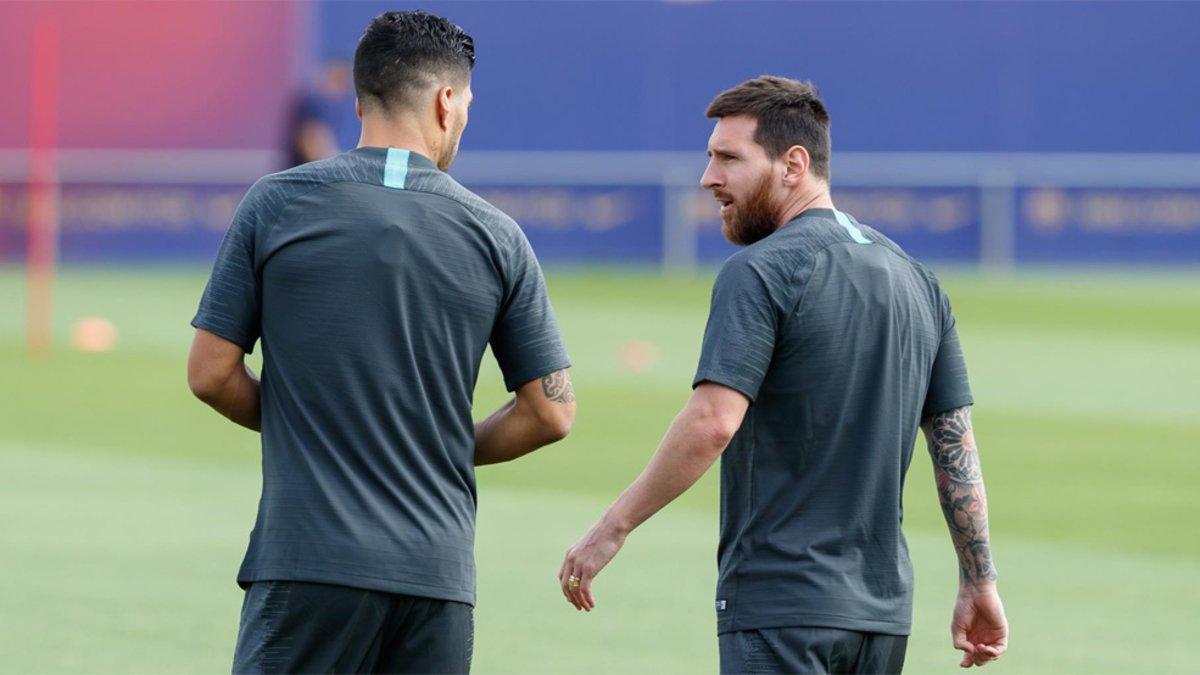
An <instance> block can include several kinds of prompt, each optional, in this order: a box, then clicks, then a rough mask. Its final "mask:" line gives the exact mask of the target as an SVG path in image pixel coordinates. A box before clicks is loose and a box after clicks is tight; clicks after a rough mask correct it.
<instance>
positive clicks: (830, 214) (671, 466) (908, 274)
mask: <svg viewBox="0 0 1200 675" xmlns="http://www.w3.org/2000/svg"><path fill="white" fill-rule="evenodd" d="M707 116H708V117H710V118H716V120H717V122H716V127H715V128H714V130H713V133H712V136H711V137H710V138H709V141H708V156H709V164H708V168H707V169H706V170H705V172H704V176H703V178H702V179H701V184H702V185H703V187H704V188H706V189H708V190H711V191H712V193H713V195H714V196H715V197H716V199H717V201H719V202H720V203H721V217H722V220H723V223H724V228H723V230H724V233H725V235H726V237H727V238H729V240H730V241H732V242H733V243H735V244H739V245H742V246H745V248H744V249H743V250H741V251H739V252H738V253H736V254H735V255H733V256H732V257H730V258H729V260H728V261H727V262H726V263H725V266H724V267H723V268H722V270H721V273H720V275H719V276H718V277H717V280H716V283H715V285H714V287H713V295H712V307H711V311H710V313H709V318H708V327H707V328H706V330H705V334H704V343H703V348H702V351H701V356H700V366H699V370H698V371H697V373H696V377H695V381H694V382H693V387H694V391H693V394H692V397H691V399H690V400H689V401H688V403H687V405H686V406H685V407H684V408H683V411H682V412H680V413H679V415H678V416H677V417H676V418H675V420H674V422H673V423H672V424H671V427H670V429H669V430H668V431H667V433H666V436H665V437H664V438H663V440H662V443H661V445H660V446H659V448H658V451H657V452H656V453H655V455H654V457H653V458H652V459H651V460H650V463H649V465H648V466H647V467H646V469H645V471H644V472H643V473H642V474H641V476H640V477H638V479H637V480H636V481H634V483H633V484H632V485H630V486H629V488H628V489H627V490H625V492H624V494H622V495H621V496H620V498H619V499H617V501H616V502H615V503H614V504H613V505H612V506H611V507H610V508H609V509H608V510H607V512H606V513H605V514H604V516H603V518H601V520H600V521H599V522H598V523H597V524H596V525H595V526H594V527H593V528H592V529H591V530H590V531H589V532H588V533H587V534H586V535H585V536H584V537H583V538H582V539H581V540H580V541H579V542H578V543H577V544H575V546H574V547H572V548H571V549H570V550H569V551H568V552H567V555H566V559H565V560H564V562H563V565H562V568H561V570H560V571H559V582H560V584H561V586H562V592H563V594H564V595H565V596H566V597H567V600H568V601H570V602H571V603H572V604H573V605H575V607H576V608H578V609H583V610H591V609H592V608H594V607H595V605H596V602H595V597H594V595H593V593H592V588H591V585H592V580H593V578H594V577H595V576H596V574H597V573H599V571H600V570H601V569H602V568H603V567H604V566H605V565H606V564H608V562H609V561H610V560H611V559H612V558H613V556H615V555H616V554H617V551H619V550H620V548H621V546H622V544H623V543H624V542H625V539H626V537H627V536H628V535H629V533H630V532H631V531H632V530H633V529H634V528H636V527H637V526H638V525H640V524H641V523H642V522H643V521H645V520H646V519H647V518H649V517H650V516H652V515H653V514H654V513H656V512H657V511H658V510H659V509H661V508H662V507H663V506H665V505H666V504H667V503H669V502H670V501H671V500H673V499H675V498H676V497H678V496H679V495H680V494H681V493H682V492H683V491H685V490H687V489H688V488H689V487H690V486H691V485H692V484H693V483H694V482H695V481H696V480H697V479H698V478H699V477H700V476H701V475H702V474H703V473H704V472H705V470H707V469H708V467H709V466H710V465H711V464H712V463H713V462H714V461H715V460H716V458H717V457H718V456H722V453H724V455H723V456H722V461H721V537H720V547H719V552H718V558H719V565H720V570H719V581H718V587H717V596H716V597H717V601H716V613H717V629H718V633H719V640H718V644H719V647H720V655H721V663H720V666H721V671H722V672H726V673H735V672H736V673H740V672H804V673H818V672H822V673H832V672H837V673H844V672H865V673H884V672H898V671H900V669H901V668H902V666H903V663H904V653H905V647H906V643H907V637H906V636H907V635H908V633H909V629H910V625H911V621H912V583H913V580H912V567H911V564H910V562H909V557H908V548H907V546H906V544H905V541H904V536H903V535H902V534H901V531H900V523H901V516H902V508H901V490H902V486H903V483H904V475H905V472H906V470H907V469H908V465H909V460H910V459H911V455H912V448H913V443H914V440H915V439H916V433H917V427H918V426H921V427H922V428H923V429H924V432H925V436H926V438H927V439H928V441H929V452H930V454H931V455H932V458H933V464H934V470H935V474H936V478H937V489H938V495H939V497H940V499H941V503H942V509H943V510H944V512H945V516H946V522H947V524H948V525H949V527H950V533H951V537H952V539H953V541H954V546H955V549H956V550H957V552H958V560H959V569H960V574H959V593H958V602H957V603H956V605H955V608H954V618H953V622H952V633H953V639H954V646H955V647H957V648H958V649H961V650H962V651H963V652H964V656H963V657H962V661H961V664H960V665H962V666H970V665H972V664H975V665H983V664H985V663H987V662H989V661H991V660H993V659H995V658H997V657H999V656H1000V654H1001V653H1003V652H1004V650H1005V647H1006V644H1007V635H1008V629H1007V623H1006V621H1005V617H1004V610H1003V607H1002V606H1001V603H1000V597H999V596H998V595H997V592H996V572H995V568H994V567H993V566H992V557H991V553H990V549H989V541H988V527H987V503H986V500H985V498H984V489H983V477H982V474H981V473H980V468H979V456H978V452H977V451H976V447H975V440H974V435H973V432H972V429H971V415H970V406H971V404H972V403H973V400H972V398H971V393H970V391H969V389H968V387H967V375H966V368H965V365H964V362H963V354H962V350H961V348H960V346H959V342H958V336H957V333H956V331H955V324H954V317H953V315H952V314H951V311H950V302H949V300H948V299H947V297H946V294H945V293H944V292H943V291H942V289H941V287H940V286H939V284H938V281H937V279H936V278H935V277H934V275H933V274H932V273H931V272H929V271H928V270H927V269H925V268H924V267H923V266H921V264H919V263H918V262H916V261H915V260H913V259H912V258H910V257H909V256H907V255H906V254H905V253H904V251H902V250H900V247H898V246H897V245H896V244H895V243H893V242H892V241H890V240H889V239H887V238H886V237H884V236H883V235H881V234H880V233H878V232H876V231H875V230H873V229H871V228H869V227H867V226H865V225H862V224H861V223H859V222H858V221H857V220H855V219H854V218H853V217H851V216H850V215H849V214H847V213H844V212H841V211H838V210H837V209H836V208H834V204H833V201H832V199H831V198H830V193H829V159H830V151H831V150H830V140H829V115H828V113H827V112H826V109H825V106H824V104H823V103H822V102H821V100H820V98H819V97H818V95H817V92H816V90H815V89H814V88H813V87H812V85H810V84H808V83H805V82H797V81H794V80H789V79H784V78H779V77H769V76H764V77H760V78H757V79H753V80H749V81H747V82H744V83H742V84H740V85H738V86H737V87H734V88H733V89H730V90H728V91H726V92H724V93H722V94H720V95H719V96H717V98H716V99H715V100H714V101H713V102H712V104H711V105H710V106H709V107H708V111H707Z"/></svg>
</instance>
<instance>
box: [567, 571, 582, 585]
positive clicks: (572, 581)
mask: <svg viewBox="0 0 1200 675" xmlns="http://www.w3.org/2000/svg"><path fill="white" fill-rule="evenodd" d="M567 586H569V587H571V588H579V577H577V576H575V575H574V574H572V575H571V576H569V577H567Z"/></svg>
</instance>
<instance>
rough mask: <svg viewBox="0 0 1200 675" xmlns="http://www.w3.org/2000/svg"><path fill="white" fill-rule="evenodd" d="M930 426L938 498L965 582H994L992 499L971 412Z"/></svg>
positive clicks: (941, 417) (953, 412)
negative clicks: (986, 490)
mask: <svg viewBox="0 0 1200 675" xmlns="http://www.w3.org/2000/svg"><path fill="white" fill-rule="evenodd" d="M928 425H929V426H928V427H927V429H926V431H927V433H928V441H929V454H930V456H931V457H932V458H933V475H934V478H935V479H936V481H937V490H938V499H939V500H940V501H941V503H942V513H943V514H944V515H945V516H946V524H947V525H949V526H950V536H951V538H952V539H953V540H954V549H955V550H956V551H957V552H958V569H959V574H960V577H961V580H962V581H964V582H966V583H969V584H973V585H974V584H979V583H981V582H985V581H994V580H995V579H996V568H995V566H994V565H993V564H992V552H991V546H990V544H989V542H988V516H987V495H986V494H984V490H983V473H982V472H981V471H980V468H979V452H978V450H977V449H976V447H975V434H974V432H973V431H972V429H971V409H970V408H958V409H957V410H950V411H948V412H944V413H939V414H937V415H934V417H933V419H932V420H930V422H929V423H928Z"/></svg>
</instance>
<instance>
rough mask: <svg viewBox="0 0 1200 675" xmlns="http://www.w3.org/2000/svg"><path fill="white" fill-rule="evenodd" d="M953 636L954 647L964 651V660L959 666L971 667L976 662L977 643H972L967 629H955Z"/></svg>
mask: <svg viewBox="0 0 1200 675" xmlns="http://www.w3.org/2000/svg"><path fill="white" fill-rule="evenodd" d="M953 638H954V648H955V649H961V650H962V651H963V658H962V661H959V663H958V665H959V667H960V668H970V667H971V664H973V663H974V662H975V645H973V644H971V641H970V640H968V639H967V634H966V632H965V631H955V632H954V633H953Z"/></svg>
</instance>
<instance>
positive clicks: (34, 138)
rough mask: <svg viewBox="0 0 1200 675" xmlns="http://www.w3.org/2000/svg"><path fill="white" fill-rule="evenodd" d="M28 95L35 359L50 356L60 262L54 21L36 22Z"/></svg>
mask: <svg viewBox="0 0 1200 675" xmlns="http://www.w3.org/2000/svg"><path fill="white" fill-rule="evenodd" d="M32 45H33V48H32V54H31V57H32V58H31V59H30V62H31V64H32V68H31V70H32V72H31V78H30V92H29V94H30V95H29V199H28V205H29V220H28V229H27V231H26V245H27V251H26V254H27V255H26V265H27V267H26V269H27V272H28V275H29V282H28V284H29V285H28V289H29V298H28V305H27V312H28V314H27V317H26V320H27V326H26V338H27V342H28V348H29V353H30V355H31V356H34V357H39V356H45V355H48V354H49V352H50V345H51V338H52V323H53V307H52V300H53V289H54V269H55V263H56V261H57V259H58V166H57V157H56V148H57V146H58V72H59V70H58V58H59V29H58V24H57V23H56V22H55V20H54V19H52V18H48V17H41V18H39V19H37V23H36V24H35V25H34V30H33V42H32Z"/></svg>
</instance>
